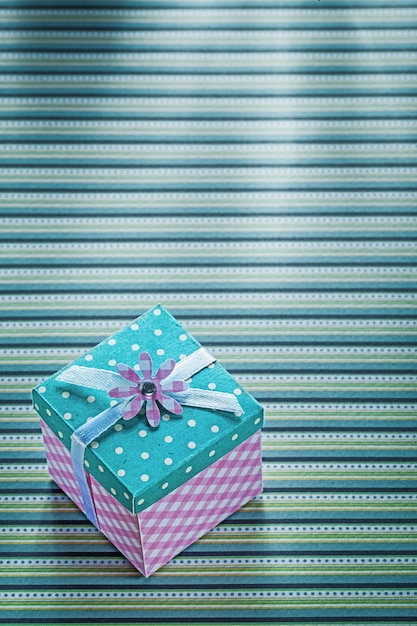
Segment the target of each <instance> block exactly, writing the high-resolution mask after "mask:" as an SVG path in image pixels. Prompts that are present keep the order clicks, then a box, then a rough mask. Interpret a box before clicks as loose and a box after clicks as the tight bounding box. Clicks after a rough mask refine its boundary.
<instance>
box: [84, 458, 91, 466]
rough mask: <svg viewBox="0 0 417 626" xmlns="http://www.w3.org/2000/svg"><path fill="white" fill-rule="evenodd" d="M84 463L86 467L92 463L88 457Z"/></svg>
mask: <svg viewBox="0 0 417 626" xmlns="http://www.w3.org/2000/svg"><path fill="white" fill-rule="evenodd" d="M84 465H85V466H86V467H90V463H89V462H88V461H87V459H85V461H84Z"/></svg>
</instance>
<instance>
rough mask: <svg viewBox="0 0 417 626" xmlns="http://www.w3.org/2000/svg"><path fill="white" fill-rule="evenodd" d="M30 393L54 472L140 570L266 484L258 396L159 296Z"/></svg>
mask: <svg viewBox="0 0 417 626" xmlns="http://www.w3.org/2000/svg"><path fill="white" fill-rule="evenodd" d="M33 404H34V407H35V409H36V411H37V412H38V413H39V415H40V418H41V420H40V422H41V428H42V434H43V438H44V443H45V450H46V458H47V463H48V469H49V473H50V474H51V476H52V478H53V479H54V480H55V482H56V483H57V484H58V485H59V487H60V488H61V489H62V490H63V491H65V493H66V494H67V495H68V496H69V497H70V498H71V499H72V500H73V501H74V502H75V503H76V504H77V506H78V507H79V508H80V509H81V510H82V511H83V512H84V513H85V515H86V516H87V517H88V519H89V520H90V521H91V522H92V523H93V524H94V525H95V526H96V527H97V528H98V529H99V530H101V531H102V532H103V534H104V535H106V537H107V538H108V539H109V540H110V541H111V542H112V543H113V544H114V545H115V546H116V547H117V548H118V549H119V550H120V551H121V552H122V553H123V554H124V555H125V556H126V558H127V559H128V560H129V561H131V563H133V565H134V566H135V567H136V568H137V569H138V570H139V571H140V572H142V573H143V574H144V575H145V576H149V575H150V574H151V573H152V572H154V571H155V570H156V569H158V568H159V567H161V566H162V565H164V564H165V563H166V562H167V561H169V560H170V559H171V558H172V557H174V556H175V555H176V554H178V553H179V552H181V551H182V550H183V549H184V548H186V547H187V546H188V545H190V544H191V543H193V542H194V541H195V540H196V539H198V538H199V537H201V536H202V535H203V534H205V533H206V532H208V531H209V530H211V529H212V528H213V527H214V526H216V525H217V524H218V523H219V522H221V521H222V520H224V519H225V518H226V517H228V516H229V515H230V514H231V513H233V512H234V511H236V510H237V509H239V508H240V507H241V506H242V505H243V504H245V503H246V502H248V501H249V500H250V499H252V498H253V497H255V496H256V495H257V494H259V493H260V492H261V490H262V475H261V438H260V428H261V426H262V421H263V411H262V407H261V406H260V404H259V403H258V402H257V401H256V400H255V399H254V398H253V397H251V396H250V395H249V394H248V393H247V392H246V391H244V390H243V389H242V388H241V387H240V385H239V384H238V383H237V382H236V381H235V380H234V379H233V378H232V376H231V375H230V374H229V373H228V372H227V371H226V370H225V369H224V368H223V367H222V366H221V365H220V364H219V363H218V362H217V360H216V359H215V357H214V356H213V355H211V354H210V353H209V352H208V350H206V349H205V348H204V347H202V346H201V345H200V344H199V343H198V342H197V341H196V340H195V339H194V338H193V337H192V336H191V335H190V334H189V333H188V332H187V331H186V330H184V328H183V327H182V326H181V325H180V324H179V323H178V322H177V320H176V319H175V318H174V317H173V316H172V315H171V314H170V313H169V312H168V311H166V309H164V308H163V307H162V306H161V305H158V306H155V307H154V308H152V309H151V310H149V311H147V312H146V313H145V314H144V315H142V316H141V317H139V318H138V319H136V320H134V321H133V322H132V323H131V324H129V325H128V326H127V327H125V328H123V329H122V330H120V331H119V332H117V333H115V334H114V335H112V336H111V337H109V338H108V339H106V340H104V341H103V342H101V343H99V344H98V345H97V346H95V347H94V348H92V349H91V350H90V351H89V352H87V354H84V355H83V356H81V357H80V358H79V359H77V360H76V361H74V362H73V363H71V364H70V365H68V366H67V367H65V368H64V369H62V370H61V371H60V372H58V373H57V374H55V375H53V376H51V377H50V378H48V379H47V380H45V381H44V382H42V383H41V384H39V385H38V386H37V387H36V388H35V389H34V390H33Z"/></svg>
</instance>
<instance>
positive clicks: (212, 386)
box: [208, 383, 216, 389]
mask: <svg viewBox="0 0 417 626" xmlns="http://www.w3.org/2000/svg"><path fill="white" fill-rule="evenodd" d="M208 388H209V389H216V383H209V384H208Z"/></svg>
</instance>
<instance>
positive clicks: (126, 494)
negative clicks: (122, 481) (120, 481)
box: [123, 491, 130, 500]
mask: <svg viewBox="0 0 417 626" xmlns="http://www.w3.org/2000/svg"><path fill="white" fill-rule="evenodd" d="M123 495H124V497H125V498H126V500H129V498H130V496H129V494H128V493H126V491H125V492H124V493H123Z"/></svg>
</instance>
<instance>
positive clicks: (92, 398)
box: [87, 396, 96, 404]
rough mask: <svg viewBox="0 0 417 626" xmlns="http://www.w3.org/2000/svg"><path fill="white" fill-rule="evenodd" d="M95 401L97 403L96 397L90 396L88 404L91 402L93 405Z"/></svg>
mask: <svg viewBox="0 0 417 626" xmlns="http://www.w3.org/2000/svg"><path fill="white" fill-rule="evenodd" d="M95 401H96V399H95V397H94V396H88V398H87V402H89V403H90V404H92V403H93V402H95Z"/></svg>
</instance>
